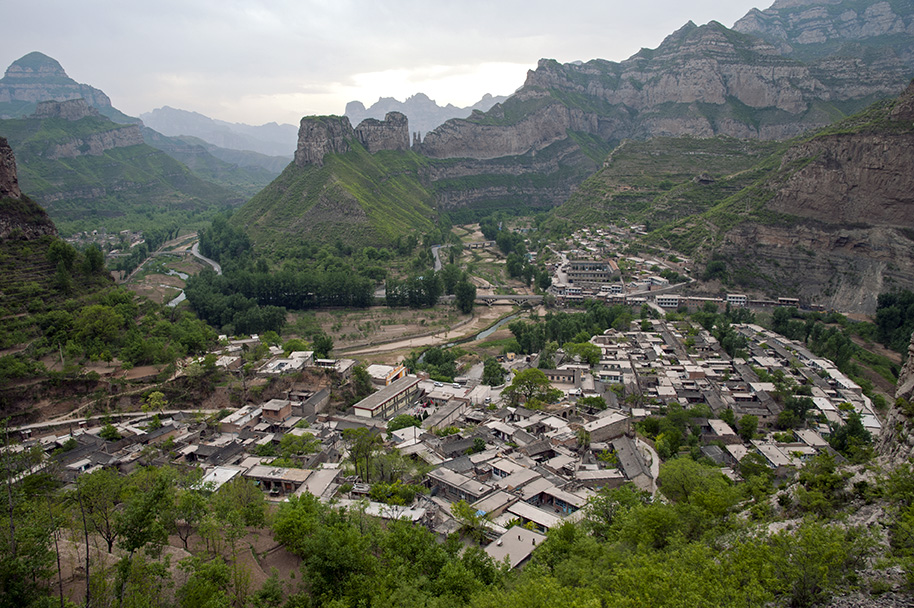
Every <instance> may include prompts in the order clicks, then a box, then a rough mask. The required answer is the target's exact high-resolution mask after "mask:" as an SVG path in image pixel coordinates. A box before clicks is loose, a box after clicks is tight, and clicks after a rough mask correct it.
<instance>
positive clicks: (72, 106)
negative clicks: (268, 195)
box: [0, 52, 294, 233]
mask: <svg viewBox="0 0 914 608" xmlns="http://www.w3.org/2000/svg"><path fill="white" fill-rule="evenodd" d="M45 102H63V103H56V104H45ZM0 115H2V116H3V117H4V119H3V120H0V135H5V136H7V137H8V138H9V140H10V144H11V145H12V146H13V147H14V148H15V149H16V151H17V154H18V155H19V158H20V165H21V167H20V169H21V175H22V179H23V182H24V184H25V185H26V186H27V187H28V190H29V192H31V194H32V195H33V196H35V197H38V198H39V199H40V200H41V201H42V202H43V203H44V204H46V205H47V206H48V209H49V211H50V213H51V214H52V215H53V217H54V218H55V220H56V221H57V222H58V224H59V226H60V227H61V229H62V230H63V231H64V232H65V233H69V232H72V231H78V230H84V229H89V230H92V229H96V228H105V229H109V230H114V229H117V230H120V229H124V228H132V229H140V228H143V227H150V226H155V225H157V224H158V223H160V222H162V221H166V222H172V221H178V222H180V223H181V224H182V225H195V224H196V223H199V222H203V221H205V218H206V217H209V215H210V214H211V213H212V212H215V210H216V209H222V208H225V207H231V206H237V205H239V204H240V203H241V202H243V201H244V200H246V199H247V198H250V197H251V196H252V195H253V194H255V193H256V192H258V191H259V190H260V189H262V188H263V187H264V186H266V185H267V184H268V183H270V181H271V180H273V179H274V178H275V177H276V176H277V175H279V173H280V171H281V170H282V168H283V167H285V165H286V164H288V162H289V159H290V158H291V156H289V157H287V158H278V157H265V156H263V155H260V154H257V153H254V152H248V153H242V152H236V151H232V150H222V149H220V148H218V147H216V146H212V145H211V144H204V143H203V142H200V141H196V142H194V141H184V140H181V139H175V138H169V137H166V136H165V135H162V134H160V133H157V132H156V131H154V130H152V129H149V128H147V127H145V126H143V123H142V122H141V121H140V120H139V119H137V118H132V117H130V116H127V115H125V114H123V113H122V112H120V111H119V110H117V109H116V108H114V107H113V106H112V105H111V100H110V99H109V98H108V96H107V95H105V93H103V92H102V91H100V90H98V89H96V88H94V87H91V86H89V85H86V84H80V83H77V82H76V81H75V80H73V79H71V78H70V77H69V76H67V74H66V72H65V71H64V69H63V68H62V67H61V65H60V63H58V62H57V61H56V60H54V59H52V58H50V57H48V56H46V55H43V54H41V53H37V52H35V53H29V54H28V55H26V56H24V57H22V58H20V59H18V60H16V61H15V62H13V63H12V64H11V65H10V67H9V68H8V69H7V71H6V75H5V76H4V77H3V78H2V79H0ZM45 119H53V120H52V122H44V123H41V124H39V123H37V122H34V121H36V120H45ZM53 121H57V122H53ZM286 126H288V125H286ZM277 127H278V126H277ZM265 128H266V130H267V132H272V131H273V129H271V128H270V126H269V125H265ZM144 143H145V144H148V146H147V145H144V146H141V147H138V148H136V149H135V150H134V149H132V148H131V147H132V146H140V145H141V144H144ZM292 145H294V144H292ZM150 146H151V147H150ZM159 151H161V152H164V154H162V153H160V152H159ZM169 157H170V158H169ZM220 157H222V158H220ZM147 200H148V201H149V202H151V203H152V204H153V205H152V207H151V208H150V209H144V208H143V207H144V204H145V203H144V201H147ZM201 213H203V216H200V215H199V214H201ZM165 216H168V219H165ZM204 216H205V217H204Z"/></svg>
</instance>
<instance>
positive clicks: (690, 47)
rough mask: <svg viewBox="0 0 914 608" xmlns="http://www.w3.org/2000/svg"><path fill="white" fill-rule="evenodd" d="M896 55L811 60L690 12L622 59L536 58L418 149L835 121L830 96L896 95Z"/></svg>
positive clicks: (489, 153)
mask: <svg viewBox="0 0 914 608" xmlns="http://www.w3.org/2000/svg"><path fill="white" fill-rule="evenodd" d="M890 63H891V62H890ZM896 63H897V62H896ZM892 65H893V66H894V67H893V69H892V70H889V71H888V72H886V71H885V70H886V65H884V62H883V63H879V62H878V61H877V62H874V63H865V62H863V61H862V60H854V59H847V58H843V57H841V58H827V60H823V62H822V63H820V64H816V65H814V66H810V65H807V64H804V63H801V62H800V61H797V60H796V59H793V58H790V57H786V56H784V55H782V54H781V53H780V52H779V49H778V48H776V47H775V46H774V45H772V44H771V43H769V42H767V41H764V40H761V39H759V38H756V37H754V36H746V35H744V34H741V33H738V32H735V31H733V30H730V29H727V28H726V27H724V26H722V25H721V24H719V23H716V22H711V23H709V24H707V25H704V26H700V27H699V26H696V25H694V24H693V23H691V22H690V23H688V24H687V25H685V26H684V27H682V28H681V29H680V30H678V31H677V32H674V33H673V34H671V35H670V36H669V37H667V39H666V40H664V42H663V43H662V44H661V45H660V46H659V47H658V48H657V49H655V50H647V49H645V50H642V51H641V52H639V53H638V54H636V55H634V56H633V57H631V58H630V59H627V60H626V61H623V62H621V63H616V62H611V61H604V60H601V59H596V60H593V61H589V62H587V63H584V64H559V63H558V62H556V61H552V60H546V59H544V60H540V62H539V65H538V66H537V69H536V70H534V71H530V72H528V74H527V80H526V82H525V83H524V86H523V88H522V89H520V90H519V91H518V92H517V93H516V94H515V95H514V96H512V97H511V98H510V99H509V100H507V101H506V102H505V103H504V104H499V105H496V106H495V107H493V109H492V110H490V111H489V112H488V113H486V114H485V115H482V114H477V115H474V116H471V117H469V118H467V119H464V120H457V119H455V120H450V121H448V122H446V123H445V124H443V125H441V126H440V127H438V128H437V129H435V130H434V131H431V132H430V133H428V134H427V135H426V137H425V140H424V142H423V143H422V145H421V147H420V149H421V151H422V152H423V153H424V154H427V155H429V156H431V157H434V158H458V157H462V158H476V159H488V158H498V157H501V156H509V155H520V154H524V153H527V152H531V151H537V150H541V149H542V148H544V147H546V146H548V145H550V144H551V143H553V142H555V141H556V140H558V139H561V138H564V137H566V136H567V132H568V131H581V132H584V133H587V134H589V135H595V136H598V137H600V138H601V139H604V140H607V141H610V140H616V141H618V140H621V139H623V138H628V137H637V138H648V137H654V136H679V135H693V136H698V137H711V136H714V135H728V136H732V137H739V138H761V139H782V138H788V137H792V136H795V135H798V134H800V133H802V132H804V131H807V130H809V129H814V128H818V127H822V126H825V125H826V124H829V123H830V122H832V121H833V120H834V114H833V113H830V112H828V111H825V110H823V109H822V108H823V107H824V106H823V104H828V103H831V102H843V103H846V102H848V101H850V102H853V101H854V100H861V102H860V103H862V104H863V103H864V102H863V101H862V100H867V99H873V98H878V97H888V96H890V95H892V94H894V93H896V92H897V91H898V90H899V89H901V88H902V87H903V86H904V85H905V84H906V83H907V81H908V78H909V76H908V75H907V73H902V72H899V71H898V69H895V68H897V65H895V64H892ZM753 112H758V114H756V115H753Z"/></svg>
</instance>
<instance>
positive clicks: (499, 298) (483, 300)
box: [476, 294, 543, 306]
mask: <svg viewBox="0 0 914 608" xmlns="http://www.w3.org/2000/svg"><path fill="white" fill-rule="evenodd" d="M476 301H477V302H479V303H480V304H485V305H486V306H492V305H493V304H496V303H499V302H500V303H504V304H539V303H541V302H542V301H543V296H514V295H500V294H494V295H487V294H486V295H477V296H476Z"/></svg>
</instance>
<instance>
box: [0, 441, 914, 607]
mask: <svg viewBox="0 0 914 608" xmlns="http://www.w3.org/2000/svg"><path fill="white" fill-rule="evenodd" d="M28 458H29V454H28V453H20V454H18V455H16V456H12V455H9V454H7V455H6V456H4V465H6V466H5V467H4V470H8V471H16V470H20V469H21V468H23V467H25V466H28ZM751 464H752V463H747V465H746V466H745V467H743V475H744V477H745V478H746V481H744V482H741V483H738V484H737V483H734V482H732V481H730V480H729V479H728V478H726V477H725V476H724V475H722V474H721V472H720V471H719V470H718V469H716V468H714V467H711V466H707V465H704V464H701V463H699V462H696V461H694V460H692V459H690V458H688V457H685V456H684V457H680V458H674V459H672V460H670V461H668V462H667V463H665V464H664V465H663V466H662V468H661V472H660V477H659V483H660V494H659V495H658V496H657V497H655V498H654V499H651V497H650V496H649V495H647V494H646V493H644V492H641V491H639V490H637V489H635V488H634V487H633V486H623V487H621V488H616V489H613V490H604V491H602V492H600V493H599V494H598V495H597V496H595V497H594V498H593V499H591V501H590V502H589V504H588V505H587V506H586V507H585V511H584V517H583V518H582V519H581V520H580V521H579V522H578V523H565V524H562V525H561V526H559V527H557V528H554V529H552V530H550V531H549V533H548V535H547V540H546V541H545V542H544V543H542V544H541V545H540V546H539V547H538V548H537V549H536V550H535V551H534V553H533V557H532V560H531V562H530V563H529V564H528V565H527V566H526V567H525V569H523V570H522V571H509V570H508V569H507V567H506V566H505V565H502V564H497V563H495V562H493V561H492V560H491V559H490V558H489V557H488V556H487V554H486V553H485V552H484V551H483V550H481V549H480V548H479V547H478V546H476V545H475V544H474V542H473V540H472V539H476V538H479V537H480V535H479V531H480V529H479V526H480V525H482V524H484V521H483V519H481V518H479V517H477V516H475V515H474V514H472V513H470V515H469V516H466V515H465V514H462V511H461V510H459V509H456V508H455V509H454V512H455V515H456V516H457V521H458V523H459V524H460V532H459V533H454V534H452V535H450V536H448V537H447V538H446V539H445V540H444V541H443V542H442V541H441V539H439V538H438V537H436V536H435V535H434V534H432V533H431V532H429V531H428V530H427V529H426V528H424V527H423V526H421V525H416V524H412V523H410V522H407V521H393V522H387V523H384V522H381V521H379V520H376V519H374V518H372V517H370V516H368V515H367V514H366V513H365V512H364V511H363V509H362V507H361V506H360V505H359V504H358V503H356V504H355V505H354V506H351V507H349V508H341V507H339V506H336V505H333V504H326V503H322V502H320V501H318V500H317V499H316V498H314V497H313V496H311V495H308V494H304V495H302V496H300V497H294V498H291V499H290V500H289V501H288V502H284V503H282V504H281V505H280V506H279V508H278V510H275V511H272V510H271V509H269V508H268V507H267V505H266V503H265V501H264V495H263V493H262V492H261V491H260V490H259V489H258V488H256V486H254V485H253V484H251V483H250V482H248V481H246V480H243V479H238V480H236V481H233V482H231V483H229V484H227V485H225V486H223V487H222V488H220V489H219V490H218V491H216V492H212V491H211V490H210V489H208V488H206V487H203V486H201V485H200V484H199V475H195V474H194V473H180V472H177V471H175V470H173V469H169V468H148V469H140V470H139V471H138V472H136V473H134V474H133V475H131V476H130V477H123V476H119V475H118V474H117V473H116V472H114V471H111V470H98V471H95V472H93V473H90V474H86V475H83V476H81V477H80V478H79V480H78V482H77V483H76V484H75V486H71V487H69V488H66V489H60V488H59V486H58V484H57V483H55V482H54V481H53V479H52V478H51V477H49V476H47V475H45V474H40V475H37V476H31V477H28V478H26V479H25V480H24V482H23V483H20V484H17V485H14V486H11V489H12V493H11V495H10V501H11V502H10V505H11V508H10V509H9V510H6V509H4V512H3V514H2V515H0V531H2V532H0V534H2V538H0V588H2V590H3V593H2V594H0V595H2V597H3V598H4V600H3V602H2V603H0V605H16V606H39V605H48V604H49V596H48V594H49V593H51V594H53V593H55V592H56V589H55V588H54V582H55V579H56V566H55V544H54V540H55V539H57V540H58V541H60V540H61V539H64V538H69V539H71V542H72V543H75V544H79V545H82V544H84V543H85V542H87V541H86V540H85V535H84V529H85V530H88V532H89V533H90V536H89V540H88V542H89V543H90V544H92V545H93V546H96V547H97V549H95V550H93V553H92V555H93V557H92V559H91V560H90V564H89V569H90V580H89V585H88V589H89V591H90V595H91V598H92V599H91V602H90V605H93V606H96V605H98V606H101V605H119V606H147V607H170V606H179V607H181V608H190V607H192V606H193V607H196V606H220V607H222V606H225V607H228V606H232V605H234V606H254V607H263V606H289V607H294V608H298V607H302V606H305V607H309V606H333V607H342V606H353V607H354V606H379V607H380V606H440V607H445V606H473V607H476V608H483V607H493V608H494V607H499V606H505V607H508V606H525V607H526V606H533V607H536V606H543V607H547V606H550V607H551V606H556V605H569V606H594V607H597V606H606V607H634V606H659V607H678V606H683V607H685V606H697V605H707V606H720V607H729V606H733V607H736V606H760V605H764V604H766V603H768V602H774V605H789V606H812V605H815V604H818V603H820V602H821V601H823V600H825V599H827V598H828V597H829V596H830V595H831V594H833V593H835V592H836V591H838V590H847V589H858V590H862V591H863V592H868V591H872V592H878V591H879V590H880V589H882V590H883V591H884V590H885V589H884V588H882V587H880V586H879V584H878V581H876V582H874V581H873V580H872V579H869V580H865V579H862V578H860V574H861V572H862V570H863V569H864V568H873V567H874V566H873V564H874V562H873V561H872V560H873V559H874V558H875V557H876V556H877V555H879V556H880V557H881V565H878V564H877V565H876V566H875V568H876V569H877V570H879V569H885V568H888V567H890V566H895V565H900V566H901V567H902V568H903V570H904V571H905V572H906V573H907V581H908V584H911V583H914V577H912V576H911V565H912V556H914V543H912V541H911V539H912V538H914V536H912V535H911V533H910V532H911V530H912V525H911V522H912V521H914V519H912V515H911V513H912V509H914V507H912V506H911V505H912V504H914V484H912V481H911V480H912V479H914V475H912V467H911V465H905V466H902V467H900V468H899V469H898V470H896V471H895V472H893V473H891V474H889V475H887V476H885V477H882V478H878V477H877V478H875V479H876V481H875V482H872V483H860V482H855V483H850V482H851V480H850V479H849V475H848V474H846V473H845V472H843V471H841V470H840V469H839V468H836V467H835V465H834V463H833V461H831V460H830V459H828V458H825V459H821V460H820V461H815V462H813V463H811V464H810V465H809V466H808V467H807V468H804V469H803V471H801V472H800V473H799V475H797V476H796V477H795V478H794V479H793V480H792V481H791V482H790V483H789V484H787V485H780V486H776V485H774V484H773V480H772V478H771V474H770V473H769V472H768V470H767V468H766V467H764V466H761V467H753V466H751ZM378 483H380V482H378ZM384 483H385V484H387V485H388V486H390V484H389V483H387V482H384ZM399 483H400V482H398V481H394V482H393V484H394V485H397V484H399ZM376 485H377V484H376ZM874 501H877V502H875V503H874ZM870 503H873V505H872V506H871V507H870V508H879V509H883V517H882V521H884V522H885V531H884V532H883V531H880V530H872V529H866V528H864V527H858V526H855V525H853V524H852V523H851V522H849V521H848V520H847V519H846V517H847V514H849V513H853V512H855V511H857V510H858V509H859V508H860V507H861V506H862V505H864V504H870ZM11 516H12V518H13V524H14V526H12V527H11V526H10V517H11ZM11 530H12V531H13V534H14V536H13V537H11V536H10V531H11ZM252 533H253V534H264V533H265V534H272V535H273V536H274V537H275V539H276V540H277V541H278V542H279V543H281V544H282V545H284V546H285V548H286V549H287V550H288V551H289V552H291V553H292V554H294V555H296V556H298V558H300V559H301V563H300V573H299V574H298V575H296V576H291V577H288V578H286V579H285V580H283V578H282V577H280V576H279V575H278V574H277V573H275V572H274V573H273V575H272V576H271V577H270V578H269V579H268V580H267V581H266V582H265V583H264V584H263V585H262V587H261V588H260V589H254V588H253V587H252V586H251V584H250V581H251V565H250V564H249V562H248V561H247V560H246V559H243V558H242V556H243V554H244V553H245V552H246V551H247V544H248V542H249V539H250V538H252V537H250V536H249V535H250V534H252ZM169 535H172V541H171V543H172V544H174V543H176V542H177V543H178V545H179V546H183V547H184V548H187V549H189V550H190V552H191V556H190V557H186V558H183V559H180V560H178V562H177V563H174V562H173V561H171V559H170V558H168V557H165V555H167V554H166V553H163V551H162V548H163V547H164V545H165V544H166V543H167V542H168V537H169ZM175 539H177V540H175ZM83 551H84V550H83ZM109 553H110V557H111V559H109V560H101V559H100V556H101V555H105V554H109ZM83 555H85V553H83ZM870 576H872V575H870ZM83 584H84V583H78V582H77V585H76V586H74V588H81V587H80V585H83ZM82 589H84V588H82ZM81 594H82V592H80V595H81Z"/></svg>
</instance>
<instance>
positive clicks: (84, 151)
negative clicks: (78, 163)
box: [29, 99, 143, 160]
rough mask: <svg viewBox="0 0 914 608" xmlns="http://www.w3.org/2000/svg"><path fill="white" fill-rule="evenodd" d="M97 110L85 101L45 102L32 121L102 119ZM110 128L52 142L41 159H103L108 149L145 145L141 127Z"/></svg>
mask: <svg viewBox="0 0 914 608" xmlns="http://www.w3.org/2000/svg"><path fill="white" fill-rule="evenodd" d="M99 116H100V114H99V113H98V110H96V109H95V108H93V107H91V106H89V104H88V103H86V101H85V100H84V99H71V100H67V101H43V102H41V103H39V104H38V108H37V109H36V111H35V113H34V114H32V115H31V116H30V117H29V118H31V119H36V120H46V119H53V118H62V119H64V120H69V121H72V122H75V121H78V120H82V119H83V118H94V117H99ZM110 124H111V127H112V128H111V129H109V130H107V131H101V132H97V133H92V134H89V135H86V136H85V137H74V138H71V139H68V140H65V141H57V142H52V143H51V144H50V145H49V146H48V148H47V149H46V150H44V152H43V154H42V156H44V157H45V158H49V159H52V160H57V159H61V158H76V157H78V156H100V155H102V154H104V152H105V151H106V150H112V149H114V148H126V147H128V146H137V145H140V144H142V143H143V133H142V131H141V130H140V127H139V126H138V125H117V124H115V123H110Z"/></svg>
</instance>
